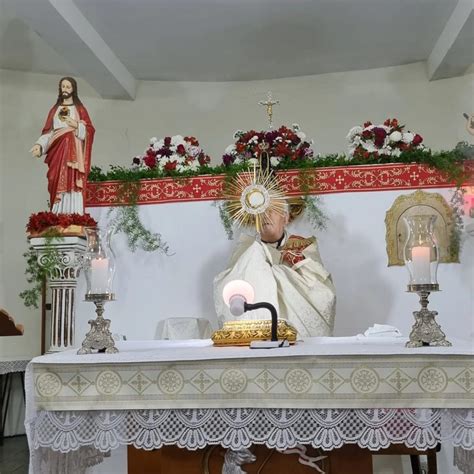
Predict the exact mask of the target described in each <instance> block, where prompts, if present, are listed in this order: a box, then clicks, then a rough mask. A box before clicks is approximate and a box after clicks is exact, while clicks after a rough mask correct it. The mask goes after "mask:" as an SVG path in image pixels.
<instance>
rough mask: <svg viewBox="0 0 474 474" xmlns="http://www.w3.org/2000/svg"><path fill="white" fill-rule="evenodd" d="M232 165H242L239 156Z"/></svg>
mask: <svg viewBox="0 0 474 474" xmlns="http://www.w3.org/2000/svg"><path fill="white" fill-rule="evenodd" d="M234 163H235V164H236V165H239V164H240V163H242V158H241V157H240V156H239V155H237V156H236V157H235V160H234Z"/></svg>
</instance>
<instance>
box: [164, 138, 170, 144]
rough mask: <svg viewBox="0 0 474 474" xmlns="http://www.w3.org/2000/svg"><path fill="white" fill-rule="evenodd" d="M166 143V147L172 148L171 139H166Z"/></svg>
mask: <svg viewBox="0 0 474 474" xmlns="http://www.w3.org/2000/svg"><path fill="white" fill-rule="evenodd" d="M164 143H165V146H170V145H171V137H165V140H164Z"/></svg>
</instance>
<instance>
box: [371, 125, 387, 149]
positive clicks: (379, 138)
mask: <svg viewBox="0 0 474 474" xmlns="http://www.w3.org/2000/svg"><path fill="white" fill-rule="evenodd" d="M372 131H373V132H374V136H375V138H374V143H375V146H376V147H378V148H382V147H383V144H384V142H385V137H386V136H387V132H386V131H385V130H384V129H383V128H379V127H375V128H374V129H373V130H372Z"/></svg>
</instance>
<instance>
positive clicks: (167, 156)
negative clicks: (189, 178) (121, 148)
mask: <svg viewBox="0 0 474 474" xmlns="http://www.w3.org/2000/svg"><path fill="white" fill-rule="evenodd" d="M210 161H211V159H210V157H209V156H208V155H206V154H205V153H204V151H203V150H202V148H201V147H200V146H199V142H198V141H197V139H196V138H194V137H182V136H181V135H175V136H173V137H165V138H162V139H159V140H158V138H156V137H153V138H151V139H150V146H149V147H148V148H147V149H146V151H145V154H144V155H140V156H135V157H134V158H133V164H132V166H133V167H134V168H136V169H145V170H146V169H153V168H157V169H158V170H160V171H163V172H167V171H168V172H171V171H175V172H178V173H182V172H185V171H197V170H198V169H199V168H200V167H201V166H206V165H208V164H209V163H210Z"/></svg>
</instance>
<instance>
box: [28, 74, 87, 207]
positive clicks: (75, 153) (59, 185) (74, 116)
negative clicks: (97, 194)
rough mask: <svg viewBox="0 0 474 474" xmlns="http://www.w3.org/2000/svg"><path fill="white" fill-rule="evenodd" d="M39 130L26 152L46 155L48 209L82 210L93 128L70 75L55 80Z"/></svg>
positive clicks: (39, 155)
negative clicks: (56, 88)
mask: <svg viewBox="0 0 474 474" xmlns="http://www.w3.org/2000/svg"><path fill="white" fill-rule="evenodd" d="M41 133H42V135H41V136H40V137H39V138H38V140H37V141H36V143H35V144H34V145H33V148H32V149H31V150H30V152H31V153H32V155H33V156H34V157H38V158H39V157H41V156H43V155H46V159H45V163H46V164H47V165H48V174H47V178H48V191H49V196H50V209H51V211H52V212H54V213H55V214H59V213H64V214H72V213H77V214H84V193H85V186H86V180H87V175H88V174H89V170H90V165H91V149H92V142H93V140H94V133H95V129H94V127H93V125H92V122H91V119H90V118H89V114H88V113H87V110H86V108H85V107H84V106H83V105H82V102H81V101H80V100H79V97H78V95H77V82H76V80H75V79H73V78H72V77H63V78H62V79H61V80H60V81H59V93H58V99H57V101H56V104H55V105H54V106H53V107H52V108H51V110H50V111H49V113H48V117H47V118H46V123H45V125H44V127H43V130H42V132H41Z"/></svg>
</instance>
